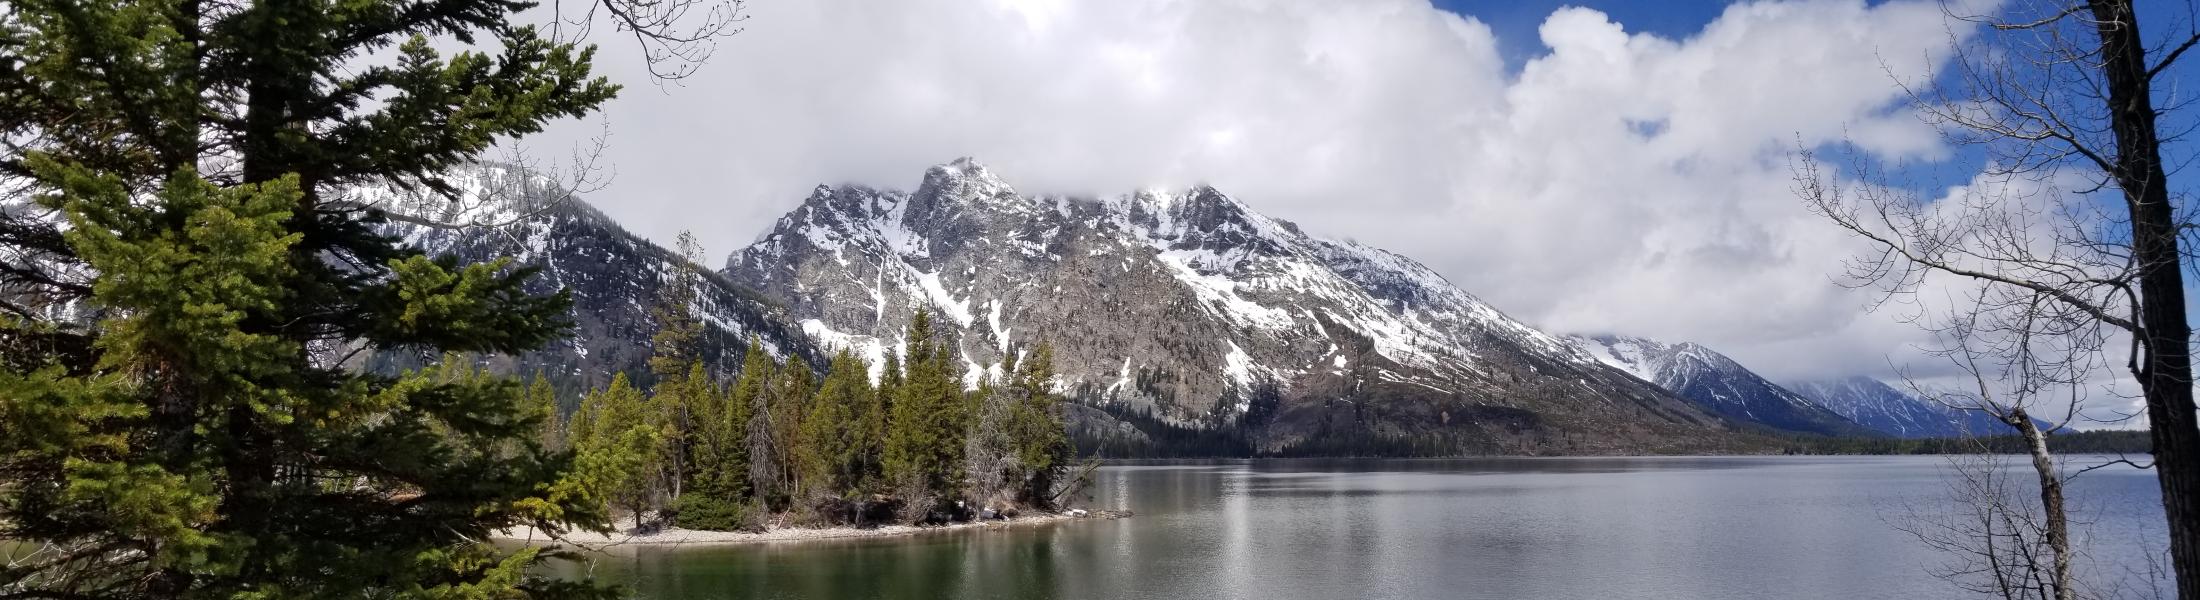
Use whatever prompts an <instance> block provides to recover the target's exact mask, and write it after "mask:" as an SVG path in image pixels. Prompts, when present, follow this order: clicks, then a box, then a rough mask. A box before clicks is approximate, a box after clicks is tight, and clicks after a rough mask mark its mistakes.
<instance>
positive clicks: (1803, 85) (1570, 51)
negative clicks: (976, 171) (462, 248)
mask: <svg viewBox="0 0 2200 600" xmlns="http://www.w3.org/2000/svg"><path fill="white" fill-rule="evenodd" d="M746 6H747V15H748V19H747V20H746V21H745V22H744V23H743V25H744V27H745V29H744V31H742V32H741V33H740V34H738V35H736V36H734V37H731V38H728V39H726V40H724V41H722V42H721V43H720V44H719V45H718V48H717V52H716V55H715V56H714V57H713V58H712V59H711V60H710V62H709V63H707V64H705V65H702V68H701V70H700V72H699V73H698V74H696V75H695V76H694V77H691V78H689V79H687V80H685V81H683V82H681V83H680V84H679V85H674V86H656V85H652V84H650V83H648V82H647V79H646V77H645V76H644V71H643V68H642V61H641V60H640V58H639V56H638V55H637V54H636V53H635V51H634V49H633V48H632V47H631V46H630V45H628V44H621V43H618V41H617V40H616V38H611V37H606V38H604V39H603V43H604V44H605V45H604V48H603V50H602V52H603V54H602V55H601V56H599V58H598V65H599V70H601V71H603V72H605V73H607V74H608V75H610V76H611V77H613V78H614V79H615V80H619V81H621V82H625V83H627V84H628V87H627V89H626V91H625V93H624V94H623V95H622V96H621V97H620V98H619V99H618V100H616V101H614V102H613V103H612V104H611V105H610V106H609V107H608V109H607V111H606V113H605V115H604V117H603V119H602V120H601V121H594V120H592V121H589V122H586V123H578V124H571V125H568V126H563V127H560V128H558V129H556V130H553V131H552V132H551V133H550V135H547V136H544V137H543V138H540V139H538V140H537V141H536V142H533V151H535V152H537V153H554V152H562V151H563V148H564V146H561V144H571V143H573V140H576V139H579V138H580V137H582V136H585V135H587V134H594V133H597V132H599V131H606V130H607V131H610V132H611V134H610V137H609V139H608V142H609V146H608V150H607V153H606V155H605V159H606V160H607V161H609V163H610V164H611V165H612V166H613V167H614V168H615V169H616V177H615V179H613V180H612V181H611V182H610V185H609V187H607V188H605V189H603V190H599V191H597V192H595V193H593V194H591V195H589V196H588V200H589V201H590V202H592V203H593V204H595V205H597V206H598V207H599V208H601V209H602V210H604V211H605V212H606V213H608V214H610V215H611V216H613V217H615V218H617V219H618V220H619V221H620V222H621V223H623V224H625V225H626V226H628V227H629V228H631V229H633V230H634V231H636V232H638V233H640V234H642V235H645V236H647V237H650V238H651V239H654V240H657V241H660V242H665V241H669V240H671V239H672V238H673V237H674V236H675V235H676V234H677V233H678V232H680V231H682V230H690V231H693V232H694V233H695V235H696V236H697V237H698V238H699V239H700V240H701V241H702V242H703V243H704V245H705V247H706V248H707V249H708V253H709V254H710V256H712V257H713V260H714V261H715V260H718V259H719V258H720V257H723V256H725V255H726V254H727V253H729V252H732V251H734V250H736V249H738V248H739V247H740V246H743V245H746V244H748V243H750V242H752V241H754V240H755V239H756V238H757V237H758V235H759V234H761V233H763V232H764V231H765V230H766V229H767V228H768V227H769V226H770V224H771V223H772V221H773V220H775V219H776V218H777V217H778V216H780V215H781V214H783V213H785V212H786V211H788V210H790V209H792V208H793V207H795V206H796V205H797V204H799V202H800V201H801V200H802V198H803V197H805V196H806V195H807V192H808V190H809V189H811V188H812V187H814V186H816V185H819V184H840V183H863V184H869V185H874V186H880V187H894V188H903V189H907V188H912V187H914V186H915V185H916V184H917V182H918V181H919V180H920V178H921V176H922V173H923V171H924V169H925V168H926V167H928V166H930V165H934V164H939V163H943V162H947V161H949V160H952V159H954V158H957V157H962V156H970V157H974V158H976V159H977V160H978V161H979V162H981V163H983V164H985V165H987V166H988V168H989V169H991V170H992V171H993V172H994V173H996V174H999V175H1000V176H1001V177H1002V178H1003V179H1005V180H1007V181H1008V182H1009V183H1010V184H1011V185H1013V186H1015V187H1016V188H1017V189H1018V191H1020V192H1024V193H1027V194H1039V193H1056V194H1077V195H1114V194H1121V193H1126V192H1129V191H1131V190H1134V189H1138V188H1145V187H1174V186H1184V185H1191V184H1195V183H1207V184H1212V185H1214V186H1216V187H1217V188H1218V189H1220V190H1222V191H1224V192H1225V193H1228V194H1230V195H1232V196H1234V197H1236V198H1238V199H1240V200H1242V201H1244V202H1246V203H1247V204H1249V205H1251V206H1253V207H1255V208H1256V209H1258V210H1260V211H1262V212H1264V213H1266V214H1269V215H1271V216H1275V217H1281V218H1285V219H1290V220H1292V221H1295V222H1298V223H1299V224H1301V225H1302V226H1303V227H1305V228H1306V229H1307V230H1309V231H1310V232H1311V233H1314V234H1317V235H1323V236H1327V237H1334V238H1347V239H1354V240H1358V241H1361V242H1363V243H1368V244H1372V245H1375V246H1378V247H1383V248H1386V249H1389V250H1393V251H1397V252H1399V253H1402V254H1405V255H1407V256H1410V257H1413V258H1415V259H1417V260H1419V261H1421V262H1423V263H1424V264H1427V265H1428V266H1430V267H1431V268H1434V269H1435V270H1437V271H1438V272H1440V273H1442V274H1443V275H1444V276H1445V277H1446V278H1448V279H1450V280H1451V281H1452V282H1453V283H1455V284H1457V285H1458V286H1460V287H1461V288H1463V289H1465V290H1467V291H1468V292H1470V293H1473V294H1475V295H1477V296H1479V297H1481V298H1482V299H1484V300H1486V301H1488V302H1490V303H1491V304H1493V305H1495V306H1497V307H1498V308H1499V309H1501V310H1504V311H1506V312H1507V313H1508V314H1511V315H1512V316H1514V317H1516V318H1519V319H1521V320H1523V321H1526V322H1528V323H1530V324H1533V325H1536V326H1538V327H1541V328H1543V329H1545V330H1547V331H1551V332H1554V333H1619V334H1629V335H1641V336H1647V337H1653V338H1658V339H1661V340H1665V341H1669V342H1678V341H1694V342H1698V343H1701V344H1704V345H1707V346H1710V347H1712V348H1714V349H1717V350H1720V351H1721V352H1723V353H1726V354H1728V355H1730V356H1733V357H1734V358H1736V359H1737V360H1739V361H1741V362H1743V363H1744V364H1745V365H1747V366H1749V367H1751V368H1752V369H1754V370H1757V371H1759V372H1760V373H1763V374H1765V375H1767V376H1769V377H1772V378H1774V379H1776V380H1794V379H1807V378H1821V377H1836V376H1847V375H1857V374H1862V375H1875V376H1882V377H1885V376H1888V375H1890V374H1892V372H1893V369H1894V368H1895V367H1897V366H1901V365H1906V364H1911V363H1913V362H1915V360H1916V356H1917V353H1916V352H1915V350H1914V346H1915V344H1917V343H1918V342H1919V341H1920V336H1921V333H1920V332H1919V331H1918V329H1917V328H1916V327H1915V326H1913V325H1910V324H1906V323H1902V322H1899V321H1898V320H1897V319H1896V318H1894V317H1895V315H1892V314H1889V312H1890V311H1889V310H1888V309H1886V308H1881V309H1879V310H1877V311H1876V312H1875V311H1874V310H1872V309H1871V307H1872V306H1873V304H1874V303H1873V302H1872V300H1873V299H1874V297H1873V295H1872V294H1869V293H1866V292H1861V291H1858V290H1853V289H1849V288H1847V287H1845V286H1842V285H1839V284H1838V282H1837V273H1838V272H1839V270H1840V268H1841V261H1842V260H1843V259H1844V258H1848V257H1850V256H1853V255H1854V253H1855V252H1857V251H1858V250H1859V248H1860V247H1859V246H1858V245H1857V243H1856V241H1855V240H1853V239H1852V238H1850V237H1848V236H1846V235H1845V234H1843V233H1842V232H1840V231H1838V230H1836V229H1835V228H1834V227H1833V226H1832V225H1831V224H1830V223H1827V222H1825V221H1824V220H1823V219H1821V218H1819V217H1817V216H1814V215H1812V214H1810V213H1809V212H1808V211H1807V210H1805V208H1804V206H1803V203H1802V201H1801V200H1799V199H1798V198H1797V197H1796V195H1795V193H1794V192H1793V189H1792V188H1793V182H1792V180H1791V177H1792V171H1791V165H1792V164H1793V163H1792V160H1793V153H1794V151H1795V149H1796V148H1797V147H1798V146H1799V145H1800V146H1804V147H1823V146H1827V145H1830V144H1836V143H1845V144H1848V145H1850V146H1851V147H1853V148H1855V149H1857V150H1859V151H1862V152H1865V153H1868V154H1869V155H1870V156H1871V157H1873V158H1875V159H1878V160H1886V161H1893V162H1897V163H1904V164H1918V165H1927V166H1928V168H1927V169H1926V172H1928V173H1932V174H1937V176H1943V177H1944V178H1945V179H1946V181H1934V180H1932V179H1931V178H1928V183H1929V184H1934V185H1937V184H1941V183H1961V182H1962V181H1964V180H1965V178H1966V175H1967V174H1968V173H1972V172H1975V171H1976V169H1977V168H1978V163H1979V158H1978V157H1977V156H1975V155H1973V154H1966V153H1964V152H1959V151H1957V149H1956V148H1952V147H1950V145H1949V144H1948V143H1946V142H1945V141H1944V140H1943V139H1942V138H1941V137H1940V136H1939V134H1938V133H1937V132H1936V131H1935V130H1934V129H1932V128H1931V127H1929V126H1927V125H1926V124H1924V123H1923V122H1921V121H1920V120H1919V119H1918V118H1917V117H1916V115H1915V114H1913V113H1912V111H1911V108H1910V106H1909V104H1908V102H1907V99H1906V96H1904V95H1903V92H1902V91H1901V90H1900V88H1899V87H1898V86H1896V85H1895V83H1896V82H1897V81H1903V82H1911V83H1915V82H1919V81H1927V80H1930V79H1932V78H1935V77H1938V76H1940V75H1942V74H1943V73H1942V71H1941V69H1943V68H1944V67H1945V64H1944V61H1943V60H1942V59H1943V58H1944V54H1945V49H1946V47H1947V46H1948V44H1949V42H1950V40H1951V36H1964V35H1968V34H1969V33H1968V30H1966V29H1964V28H1962V27H1957V26H1952V25H1950V24H1948V23H1947V22H1946V21H1945V20H1944V19H1943V18H1942V12H1941V9H1940V6H1939V5H1938V4H1937V3H1935V2H1930V1H1904V0H1896V1H1887V2H1871V3H1866V2H1863V1H1860V0H1779V1H1756V2H1743V3H1735V4H1722V3H1717V2H1699V1H1689V2H1638V1H1627V2H1616V1H1579V2H1566V3H1559V2H1548V1H1540V0H1538V1H1525V2H1471V3H1470V2H1449V1H1446V2H1440V3H1437V4H1431V3H1429V2H1428V0H1363V1H1355V2H1301V1H1289V0H1284V1H1254V0H1119V1H1110V2H1071V1H1068V0H975V1H947V0H904V1H897V2H869V1H863V0H749V2H748V3H747V4H746Z"/></svg>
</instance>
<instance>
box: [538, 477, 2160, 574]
mask: <svg viewBox="0 0 2200 600" xmlns="http://www.w3.org/2000/svg"><path fill="white" fill-rule="evenodd" d="M1944 465H1945V463H1944V462H1943V461H1941V460H1939V459H1935V458H1930V457H1876V458H1854V457H1849V458H1786V457H1763V458H1724V457H1722V458H1614V459H1475V460H1382V461H1366V460H1296V461H1229V462H1212V463H1201V464H1134V465H1122V466H1114V467H1109V468H1107V469H1103V470H1102V471H1101V472H1100V475H1099V478H1098V485H1097V486H1096V489H1095V490H1093V494H1092V503H1093V504H1094V505H1096V506H1100V507H1107V508H1127V509H1130V510H1133V511H1136V512H1137V513H1138V516H1136V517H1134V518H1131V519H1125V520H1119V521H1088V522H1077V523H1069V524H1063V525H1059V526H1048V527H1036V528H1019V529H1011V530H1005V531H958V532H949V533H938V534H931V535H924V536H917V537H910V538H899V539H868V540H852V541H845V542H812V543H802V544H778V545H761V546H739V547H721V548H706V549H696V548H688V549H679V550H653V549H640V550H628V551H625V553H623V554H619V555H614V556H605V557H600V558H598V559H597V560H596V561H595V563H594V564H593V565H578V564H574V565H561V566H560V567H559V569H560V573H562V574H564V575H566V576H572V577H582V576H586V575H587V574H588V573H589V572H590V571H589V569H590V568H591V567H592V568H593V571H592V572H593V574H594V575H595V576H597V577H600V578H603V579H607V580H613V581H621V582H627V583H629V584H630V585H632V586H634V588H635V589H636V590H637V591H639V592H640V593H642V594H643V596H644V597H647V598H662V599H687V598H834V599H837V598H1066V599H1070V598H1073V599H1084V598H1203V599H1222V598H1249V599H1260V600H1280V599H1292V598H1357V597H1373V598H1705V599H1728V598H1735V599H1739V598H1910V597H1920V596H1927V597H1944V596H1949V595H1951V594H1950V591H1951V590H1950V588H1948V587H1946V584H1945V583H1943V582H1940V581H1938V580H1935V579H1933V578H1931V577H1930V576H1928V575H1927V574H1926V572H1925V570H1924V567H1925V566H1926V565H1929V564H1935V562H1936V561H1937V560H1938V559H1939V557H1938V556H1937V555H1934V554H1931V553H1930V552H1927V551H1925V550H1924V549H1922V548H1920V547H1918V546H1917V545H1916V544H1915V543H1913V542H1912V541H1911V540H1909V539H1908V538H1907V537H1905V536H1904V534H1902V533H1900V532H1898V531H1895V530H1894V529H1893V528H1892V527H1890V526H1889V524H1888V522H1887V521H1888V518H1889V512H1890V510H1891V509H1892V508H1895V507H1899V506H1902V505H1905V504H1908V503H1921V502H1931V501H1934V500H1935V499H1937V498H1939V497H1940V495H1941V494H1942V493H1944V490H1945V488H1944V487H1943V485H1942V483H1941V481H1942V480H1941V475H1942V473H1941V469H1942V468H1943V467H1944ZM2153 485H2154V484H2153V479H2152V476H2151V474H2150V473H2146V472H2135V471H2115V470H2104V471H2097V472H2095V473H2092V474H2089V475H2087V476H2086V477H2084V478H2081V479H2080V480H2078V482H2077V483H2076V485H2075V487H2074V488H2073V489H2072V493H2073V495H2074V497H2075V498H2076V499H2077V502H2078V504H2079V505H2080V506H2081V507H2083V510H2084V511H2085V512H2084V513H2083V514H2082V519H2081V520H2086V521H2087V522H2089V523H2091V524H2092V526H2091V528H2090V530H2089V531H2090V533H2091V535H2092V536H2093V542H2094V544H2093V546H2094V547H2095V554H2094V555H2093V556H2091V557H2090V558H2091V560H2090V562H2091V563H2092V564H2093V565H2094V566H2095V570H2096V571H2097V572H2100V573H2106V574H2110V575H2113V574H2114V573H2118V572H2123V571H2128V570H2130V567H2131V566H2132V565H2140V564H2144V562H2145V561H2144V560H2143V554H2142V553H2143V552H2144V551H2145V550H2144V548H2148V547H2158V545H2155V546H2149V545H2148V544H2147V542H2146V538H2147V536H2149V535H2152V536H2154V537H2156V538H2158V537H2159V535H2160V534H2159V531H2160V529H2161V521H2160V518H2161V517H2160V510H2161V508H2160V506H2159V504H2158V503H2157V499H2156V498H2157V497H2156V496H2155V489H2156V488H2154V487H2153ZM2157 544H2158V542H2157ZM2104 576H2106V575H2104Z"/></svg>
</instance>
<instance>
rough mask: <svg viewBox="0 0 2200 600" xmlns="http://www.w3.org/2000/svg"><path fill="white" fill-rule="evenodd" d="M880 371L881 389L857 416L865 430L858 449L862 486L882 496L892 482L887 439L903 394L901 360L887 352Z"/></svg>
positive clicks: (873, 392) (872, 393)
mask: <svg viewBox="0 0 2200 600" xmlns="http://www.w3.org/2000/svg"><path fill="white" fill-rule="evenodd" d="M883 354H885V355H886V356H885V359H884V361H883V364H882V365H880V368H879V377H878V386H877V387H876V389H873V390H871V397H870V401H869V402H868V403H867V404H866V405H865V406H864V408H863V410H862V412H861V414H859V415H858V416H857V417H856V420H857V422H858V423H860V426H861V427H862V437H861V438H859V441H858V447H859V448H860V449H861V450H862V452H863V458H862V461H863V462H862V464H861V466H860V468H859V472H860V473H861V474H862V476H861V478H860V479H859V483H858V485H859V487H860V488H861V489H862V490H863V491H864V492H868V493H882V492H885V491H886V489H887V484H888V482H889V481H890V480H889V479H888V478H887V475H886V447H887V440H888V439H889V438H891V437H892V433H891V432H892V429H891V428H892V424H893V419H894V417H893V414H894V398H895V396H896V395H898V394H900V393H901V377H902V370H901V359H899V358H897V357H895V355H894V353H893V352H885V353H883Z"/></svg>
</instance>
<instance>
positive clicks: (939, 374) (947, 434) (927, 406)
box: [885, 311, 971, 500]
mask: <svg viewBox="0 0 2200 600" xmlns="http://www.w3.org/2000/svg"><path fill="white" fill-rule="evenodd" d="M931 325H932V321H931V316H930V315H929V314H927V313H925V312H924V311H918V312H917V315H916V317H915V318H914V319H912V320H911V321H910V325H909V333H908V340H907V342H906V343H905V350H904V351H903V355H904V359H905V360H906V361H907V362H906V363H905V364H906V365H907V367H906V373H905V374H904V377H903V378H902V380H901V381H900V382H898V383H897V384H896V385H895V386H894V391H895V394H894V398H893V403H894V406H893V408H892V417H891V420H890V422H889V424H888V427H887V444H886V465H885V467H886V469H885V470H886V476H887V478H888V479H889V481H890V482H891V484H892V485H894V486H895V487H896V488H897V489H902V490H905V491H914V490H922V492H923V493H924V494H926V495H927V496H929V497H931V498H932V499H935V500H938V499H945V498H948V497H951V496H952V495H953V494H954V493H955V492H956V491H958V489H959V488H960V487H961V484H962V481H961V479H962V470H963V468H964V465H963V455H964V451H965V448H964V443H965V435H966V434H967V432H968V426H969V425H968V421H969V418H968V415H969V414H970V405H969V401H970V399H971V398H970V396H968V395H966V394H965V393H964V392H963V388H962V375H961V373H960V372H959V369H958V368H957V367H958V365H957V364H956V363H955V361H954V356H952V355H951V353H950V352H949V347H948V346H946V345H944V344H940V343H938V342H937V341H935V340H933V339H932V337H933V333H932V327H931ZM905 500H906V499H905Z"/></svg>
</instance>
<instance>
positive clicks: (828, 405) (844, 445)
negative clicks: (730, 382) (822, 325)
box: [796, 350, 873, 496]
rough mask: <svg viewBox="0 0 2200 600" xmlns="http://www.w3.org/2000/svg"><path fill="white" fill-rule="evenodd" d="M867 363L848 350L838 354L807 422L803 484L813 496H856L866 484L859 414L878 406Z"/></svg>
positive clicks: (826, 374)
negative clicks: (872, 406) (874, 397)
mask: <svg viewBox="0 0 2200 600" xmlns="http://www.w3.org/2000/svg"><path fill="white" fill-rule="evenodd" d="M865 371H866V368H865V366H864V364H863V361H861V360H858V359H857V358H856V357H855V355H853V354H849V353H848V352H847V351H846V350H842V351H841V352H840V353H838V354H835V355H834V356H833V361H832V363H831V365H830V367H829V368H827V369H826V372H825V382H824V383H823V384H821V385H820V386H819V387H818V392H817V398H816V399H815V400H814V401H812V402H811V403H810V414H809V416H808V417H807V418H805V419H803V422H802V427H803V431H802V445H801V449H800V451H798V452H797V453H796V454H797V456H799V457H801V462H802V481H803V482H804V483H805V485H806V486H808V488H807V493H808V494H809V495H813V496H817V495H846V494H852V493H855V492H856V491H857V490H858V489H860V487H861V486H862V483H863V478H864V473H863V457H864V453H865V451H866V449H865V448H864V442H863V438H864V437H865V434H864V432H863V424H862V423H861V422H859V421H858V420H857V415H858V414H859V413H861V412H862V411H863V410H865V409H867V408H868V406H867V405H868V404H870V403H871V402H873V394H872V391H871V382H870V378H869V375H868V373H866V372H865Z"/></svg>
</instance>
